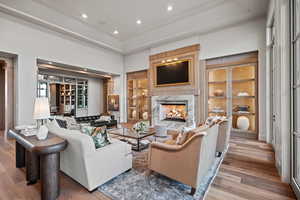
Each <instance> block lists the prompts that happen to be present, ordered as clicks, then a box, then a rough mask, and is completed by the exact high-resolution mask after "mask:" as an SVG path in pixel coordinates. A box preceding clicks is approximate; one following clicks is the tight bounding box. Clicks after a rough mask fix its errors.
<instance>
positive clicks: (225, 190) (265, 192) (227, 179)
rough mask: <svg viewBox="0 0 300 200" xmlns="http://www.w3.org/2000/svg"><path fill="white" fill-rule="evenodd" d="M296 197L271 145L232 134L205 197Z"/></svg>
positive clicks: (212, 199)
mask: <svg viewBox="0 0 300 200" xmlns="http://www.w3.org/2000/svg"><path fill="white" fill-rule="evenodd" d="M227 199H230V200H245V199H251V200H252V199H253V200H260V199H261V200H263V199H270V200H271V199H272V200H285V199H286V200H288V199H289V200H290V199H296V197H295V196H294V193H293V191H292V190H291V188H290V186H289V185H288V184H285V183H282V182H281V181H280V177H279V175H278V173H277V170H276V168H275V161H274V152H273V149H272V147H271V145H268V144H266V143H263V142H259V141H256V140H251V139H246V138H239V137H233V138H231V140H230V148H229V150H228V153H227V155H226V157H225V159H224V161H223V163H222V165H221V167H220V170H219V173H218V175H217V177H216V178H215V180H214V182H213V184H212V186H211V188H210V190H209V192H208V195H207V197H206V200H227Z"/></svg>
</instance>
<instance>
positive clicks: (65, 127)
mask: <svg viewBox="0 0 300 200" xmlns="http://www.w3.org/2000/svg"><path fill="white" fill-rule="evenodd" d="M55 120H56V122H57V124H58V126H59V127H60V128H64V129H67V122H66V121H65V120H62V119H55Z"/></svg>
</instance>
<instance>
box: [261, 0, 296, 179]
mask: <svg viewBox="0 0 300 200" xmlns="http://www.w3.org/2000/svg"><path fill="white" fill-rule="evenodd" d="M289 15H290V13H289V1H286V0H272V1H271V4H270V7H269V13H268V20H267V22H268V24H267V25H268V26H269V27H268V31H270V30H269V29H270V26H271V23H272V21H273V20H274V27H275V41H274V63H273V64H274V68H273V73H274V75H275V76H276V80H277V82H276V83H277V84H274V86H273V87H274V91H275V92H274V94H275V95H274V99H273V102H274V104H275V109H274V113H273V112H271V110H270V109H268V110H267V113H266V114H267V116H268V118H267V119H268V121H269V122H270V123H272V124H273V128H272V129H270V130H269V134H268V140H269V142H273V146H274V150H275V160H276V166H277V168H278V171H279V174H280V175H281V178H282V180H283V181H284V182H290V180H291V179H290V178H291V177H290V175H291V173H290V171H291V166H290V163H291V135H292V129H291V108H290V102H291V98H290V97H291V96H290V89H291V88H290V87H291V86H290V84H291V78H290V64H291V63H290V27H289V25H290V21H289V17H290V16H289ZM268 39H269V40H268V41H267V43H266V44H270V43H271V41H270V38H268ZM267 53H268V56H267V58H269V59H270V51H268V52H267ZM267 68H268V72H269V73H268V74H267V80H268V81H270V80H271V76H272V74H271V63H269V62H268V65H267ZM268 85H270V83H268ZM271 92H272V91H271V87H267V92H266V93H268V94H271ZM272 97H273V96H270V97H269V99H270V100H271V98H272ZM269 106H271V105H269ZM273 114H274V115H275V121H274V122H273V121H272V115H273ZM271 138H273V141H272V140H271Z"/></svg>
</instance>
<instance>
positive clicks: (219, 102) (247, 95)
mask: <svg viewBox="0 0 300 200" xmlns="http://www.w3.org/2000/svg"><path fill="white" fill-rule="evenodd" d="M252 56H253V55H252ZM236 59H241V61H240V62H233V60H230V59H224V58H223V59H222V60H221V61H220V60H219V61H210V62H207V63H208V64H207V69H206V71H207V72H206V74H207V116H232V119H233V120H232V127H233V131H235V132H244V133H247V134H256V135H257V133H258V124H257V122H258V107H257V100H258V88H257V58H256V59H255V58H254V57H252V58H251V59H249V58H248V59H247V56H245V58H244V57H242V58H241V57H237V58H236ZM240 116H245V117H247V118H248V119H249V123H250V127H249V129H248V130H247V131H242V130H240V129H238V127H237V120H238V118H239V117H240Z"/></svg>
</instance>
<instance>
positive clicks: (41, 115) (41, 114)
mask: <svg viewBox="0 0 300 200" xmlns="http://www.w3.org/2000/svg"><path fill="white" fill-rule="evenodd" d="M49 117H50V106H49V100H48V98H46V97H39V98H36V99H35V103H34V112H33V118H34V119H35V120H37V128H38V132H37V134H36V135H37V138H38V139H39V140H44V139H46V138H47V135H48V128H47V127H46V126H45V125H44V120H46V119H48V118H49Z"/></svg>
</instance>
